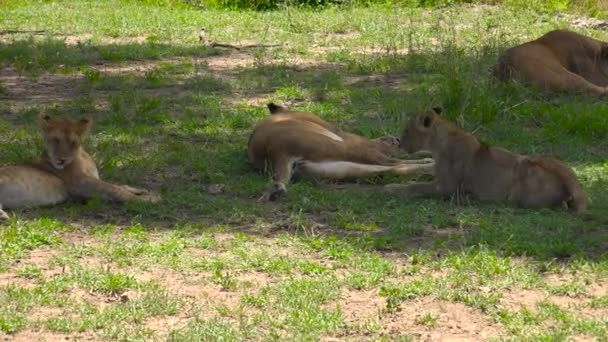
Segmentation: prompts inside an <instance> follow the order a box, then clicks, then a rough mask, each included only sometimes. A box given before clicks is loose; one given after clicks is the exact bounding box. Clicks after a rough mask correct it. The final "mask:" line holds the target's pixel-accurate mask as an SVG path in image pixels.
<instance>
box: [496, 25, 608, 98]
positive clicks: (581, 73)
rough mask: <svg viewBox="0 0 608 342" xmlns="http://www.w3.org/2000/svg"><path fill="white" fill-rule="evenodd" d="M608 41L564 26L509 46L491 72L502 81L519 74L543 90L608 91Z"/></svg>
mask: <svg viewBox="0 0 608 342" xmlns="http://www.w3.org/2000/svg"><path fill="white" fill-rule="evenodd" d="M607 48H608V43H605V42H602V41H599V40H596V39H593V38H590V37H586V36H583V35H580V34H578V33H575V32H571V31H565V30H555V31H551V32H549V33H547V34H545V35H544V36H542V37H540V38H538V39H536V40H533V41H531V42H527V43H524V44H522V45H518V46H515V47H513V48H510V49H508V50H507V51H505V52H504V54H503V55H502V56H501V57H500V58H499V59H498V63H497V64H496V66H495V68H494V75H495V76H496V77H497V78H498V79H499V80H501V81H505V80H509V79H512V78H519V79H522V80H524V81H527V82H529V83H532V84H533V85H535V86H537V87H539V88H540V89H541V90H543V91H545V92H557V91H566V92H579V93H586V94H589V95H594V96H604V95H606V94H608V90H607V88H606V86H608V74H607V73H606V67H607V65H606V64H607V63H608V49H607Z"/></svg>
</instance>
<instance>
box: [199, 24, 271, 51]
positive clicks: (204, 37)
mask: <svg viewBox="0 0 608 342" xmlns="http://www.w3.org/2000/svg"><path fill="white" fill-rule="evenodd" d="M198 40H199V41H200V42H201V43H203V45H205V46H207V47H210V48H214V47H220V48H229V49H235V50H239V51H240V50H243V49H250V48H256V47H275V46H280V45H281V44H249V45H240V46H239V45H232V44H228V43H218V42H214V41H209V38H208V37H207V32H206V31H205V29H204V28H203V29H201V30H200V32H199V34H198Z"/></svg>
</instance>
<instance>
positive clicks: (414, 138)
mask: <svg viewBox="0 0 608 342" xmlns="http://www.w3.org/2000/svg"><path fill="white" fill-rule="evenodd" d="M440 112H441V110H440V109H435V110H433V111H426V112H421V113H417V114H415V115H414V116H413V117H412V118H411V119H410V120H409V122H408V123H407V125H406V127H405V129H404V130H403V134H402V138H401V145H400V146H401V148H403V149H404V150H406V151H407V152H410V153H412V152H416V151H419V150H427V151H430V152H431V153H432V154H433V158H434V159H435V181H434V182H431V183H412V184H404V185H387V187H386V189H387V190H388V191H403V192H405V193H406V194H412V195H451V194H455V193H460V192H464V193H471V194H473V195H475V196H476V197H477V198H479V199H480V200H483V201H501V200H508V201H510V202H513V203H514V204H516V205H518V206H521V207H526V208H540V207H553V206H559V205H564V204H565V205H567V207H568V208H570V209H573V210H574V211H576V212H582V211H584V210H585V208H586V205H587V200H586V196H585V193H584V192H583V189H582V188H581V185H580V184H579V182H578V181H577V179H576V176H575V175H574V172H573V171H572V170H571V169H570V168H568V167H567V166H566V165H564V164H563V163H562V162H560V161H557V160H555V159H550V158H542V157H530V156H523V155H519V154H515V153H512V152H509V151H507V150H505V149H502V148H500V147H493V146H487V145H485V144H483V143H481V142H479V140H477V138H475V137H474V136H473V135H471V134H469V133H467V132H465V131H464V130H462V129H460V128H458V127H456V126H454V125H452V124H450V123H449V122H447V121H445V120H443V119H442V118H441V117H439V115H438V114H439V113H440Z"/></svg>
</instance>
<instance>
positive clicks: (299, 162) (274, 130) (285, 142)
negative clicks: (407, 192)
mask: <svg viewBox="0 0 608 342" xmlns="http://www.w3.org/2000/svg"><path fill="white" fill-rule="evenodd" d="M268 109H269V110H270V113H271V115H270V116H268V117H266V118H264V119H262V120H261V121H260V122H258V123H257V125H256V126H255V128H254V129H253V132H252V133H251V136H250V137H249V143H248V156H249V161H250V162H251V163H252V164H253V165H254V167H256V168H257V169H261V170H265V169H266V168H267V167H270V168H271V170H272V177H273V180H274V183H273V188H272V190H271V193H270V196H269V199H270V200H271V201H274V200H276V199H277V198H278V197H279V196H281V195H285V194H286V193H287V187H286V185H287V183H289V180H290V179H291V177H292V174H293V173H294V172H296V173H297V174H299V175H312V176H318V177H324V178H332V179H344V178H355V177H364V176H371V175H378V174H389V173H392V174H399V175H411V174H432V172H433V163H432V160H429V159H425V160H400V159H395V158H392V157H390V156H389V154H390V153H391V152H395V151H396V150H397V148H396V146H394V145H393V146H391V144H390V143H387V142H384V141H382V140H376V141H374V140H369V139H366V138H364V137H361V136H358V135H355V134H351V133H347V132H344V131H341V130H339V129H336V128H334V127H332V126H331V125H330V124H329V123H327V122H325V121H324V120H322V119H321V118H319V117H318V116H316V115H314V114H312V113H307V112H298V111H290V110H287V109H286V108H284V107H281V106H278V105H275V104H274V103H269V104H268Z"/></svg>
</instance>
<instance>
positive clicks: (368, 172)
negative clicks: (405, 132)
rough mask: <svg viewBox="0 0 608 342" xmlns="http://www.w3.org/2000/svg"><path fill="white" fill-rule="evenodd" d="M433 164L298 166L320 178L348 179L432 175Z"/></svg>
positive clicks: (338, 163)
mask: <svg viewBox="0 0 608 342" xmlns="http://www.w3.org/2000/svg"><path fill="white" fill-rule="evenodd" d="M434 165H435V164H434V163H432V162H426V163H416V164H409V163H403V164H397V165H378V164H363V163H355V162H350V161H321V162H312V161H303V162H302V163H301V166H300V170H301V172H303V173H305V174H310V175H313V176H317V177H322V178H330V179H349V178H360V177H370V176H377V175H385V174H395V175H404V176H409V175H420V174H431V175H432V174H433V172H434Z"/></svg>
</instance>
